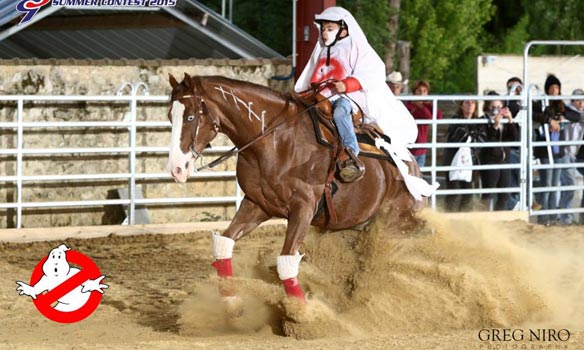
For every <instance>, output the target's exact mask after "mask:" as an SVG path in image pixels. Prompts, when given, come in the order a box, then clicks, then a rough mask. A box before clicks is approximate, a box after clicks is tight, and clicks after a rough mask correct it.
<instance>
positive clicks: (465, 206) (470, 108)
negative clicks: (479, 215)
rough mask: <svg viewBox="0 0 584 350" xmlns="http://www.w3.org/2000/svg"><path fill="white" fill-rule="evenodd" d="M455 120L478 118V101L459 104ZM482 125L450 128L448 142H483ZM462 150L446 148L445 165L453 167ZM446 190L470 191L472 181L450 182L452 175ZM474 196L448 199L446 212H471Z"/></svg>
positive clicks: (454, 125) (456, 196)
mask: <svg viewBox="0 0 584 350" xmlns="http://www.w3.org/2000/svg"><path fill="white" fill-rule="evenodd" d="M453 118H454V119H473V118H475V119H476V118H478V112H477V101H475V100H464V101H460V102H459V103H458V110H457V112H456V115H455V116H454V117H453ZM482 129H483V128H482V125H480V124H453V125H450V127H449V128H448V134H447V142H456V143H460V142H467V140H468V138H469V137H470V142H471V143H472V142H483V141H484V139H485V137H486V135H485V134H484V131H483V130H482ZM459 149H460V148H446V149H444V165H451V164H452V160H453V159H454V155H455V154H456V152H458V150H459ZM474 150H475V149H473V148H472V147H471V152H472V160H473V164H477V163H478V157H477V155H478V154H477V152H475V151H474ZM446 188H448V189H470V188H472V181H470V182H467V181H460V180H454V181H452V180H450V175H449V174H447V176H446ZM471 201H472V194H459V195H452V196H447V197H446V205H445V208H446V211H449V212H461V211H470V210H471V205H472V203H471Z"/></svg>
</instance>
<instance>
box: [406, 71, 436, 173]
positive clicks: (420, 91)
mask: <svg viewBox="0 0 584 350" xmlns="http://www.w3.org/2000/svg"><path fill="white" fill-rule="evenodd" d="M413 93H414V95H418V96H425V95H428V94H429V93H430V83H429V82H427V81H424V80H419V81H416V83H415V84H414V88H413ZM405 105H406V108H407V109H408V110H409V111H410V113H411V114H412V116H413V117H414V119H419V120H430V119H432V101H408V102H406V104H405ZM436 119H442V112H441V111H440V109H438V108H437V109H436ZM429 126H430V125H428V124H423V125H418V138H417V139H416V144H423V143H426V142H428V127H429ZM427 151H428V149H427V148H413V149H412V154H413V155H414V158H416V162H418V165H419V166H420V167H423V166H424V165H425V164H426V152H427Z"/></svg>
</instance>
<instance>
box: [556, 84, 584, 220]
mask: <svg viewBox="0 0 584 350" xmlns="http://www.w3.org/2000/svg"><path fill="white" fill-rule="evenodd" d="M572 95H573V96H574V97H573V98H572V100H571V103H570V104H568V105H567V106H566V108H567V110H568V112H569V113H570V114H571V113H572V112H576V113H583V112H584V97H583V96H582V95H584V90H582V89H575V90H574V91H572ZM578 96H580V97H578ZM574 119H575V118H574ZM560 129H561V127H560ZM563 133H564V139H565V140H567V141H581V140H582V138H583V136H584V122H583V121H582V120H580V121H578V122H571V123H568V124H566V125H564V129H563ZM579 148H581V147H580V146H566V147H565V149H564V150H565V152H564V160H563V161H562V163H569V164H573V163H575V162H576V155H577V154H578V152H579ZM560 183H561V184H562V186H573V185H575V184H576V169H575V168H574V167H571V168H562V169H560ZM575 194H576V191H575V190H563V191H562V192H561V194H560V204H559V206H560V208H570V207H572V201H573V200H574V196H575ZM583 203H584V197H583ZM580 218H581V219H583V218H584V216H581V217H580ZM559 220H560V224H561V225H571V224H573V223H574V214H572V213H564V214H560V217H559ZM581 221H582V220H581Z"/></svg>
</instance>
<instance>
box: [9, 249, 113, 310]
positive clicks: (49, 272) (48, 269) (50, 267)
mask: <svg viewBox="0 0 584 350" xmlns="http://www.w3.org/2000/svg"><path fill="white" fill-rule="evenodd" d="M68 250H70V248H69V247H67V246H66V245H64V244H61V245H60V246H58V247H57V248H55V249H53V250H51V251H50V253H49V256H48V258H47V261H45V263H44V264H43V273H44V275H43V277H41V279H40V280H39V281H38V282H37V283H36V284H35V285H34V286H30V285H28V284H26V283H24V282H21V281H16V284H18V285H19V287H18V288H16V290H17V291H19V292H20V294H19V295H28V296H30V297H32V298H33V299H36V298H37V295H39V294H42V293H43V292H45V291H51V290H52V289H53V288H55V287H57V286H59V285H60V284H61V283H63V282H65V281H66V280H67V279H69V278H70V277H71V276H73V275H75V274H76V273H78V272H79V271H81V270H79V269H78V268H75V267H71V266H69V263H68V262H67V256H66V254H65V253H66V252H67V251H68ZM104 278H105V276H104V275H102V276H100V277H98V278H97V279H94V280H91V279H89V280H87V281H85V282H83V283H82V284H81V285H80V286H78V287H76V288H75V289H73V290H72V291H70V292H69V293H67V294H65V295H64V296H62V297H61V298H59V299H58V300H57V301H58V302H57V304H56V305H55V307H54V308H55V310H58V311H66V312H70V311H75V310H78V309H79V308H81V307H82V306H83V305H85V303H86V302H87V300H88V299H89V296H90V295H91V293H90V292H93V291H96V292H100V293H101V294H103V289H105V288H108V287H109V286H108V285H107V284H101V283H100V282H101V281H102V280H103V279H104Z"/></svg>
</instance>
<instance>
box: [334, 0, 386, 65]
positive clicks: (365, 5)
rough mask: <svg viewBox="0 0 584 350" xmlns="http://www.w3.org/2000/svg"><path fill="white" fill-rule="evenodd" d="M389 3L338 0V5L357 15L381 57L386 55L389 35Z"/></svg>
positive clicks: (379, 0)
mask: <svg viewBox="0 0 584 350" xmlns="http://www.w3.org/2000/svg"><path fill="white" fill-rule="evenodd" d="M387 4H388V0H337V6H342V7H344V8H345V9H347V10H348V11H349V12H351V14H352V15H353V16H354V17H355V19H356V20H357V22H358V23H359V26H360V27H361V29H363V32H364V33H365V35H366V36H367V40H368V41H369V44H371V46H372V47H373V49H375V51H376V52H377V54H378V55H379V56H380V57H385V46H386V43H387V40H388V37H389V28H388V23H389V17H390V10H389V6H388V5H387Z"/></svg>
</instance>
